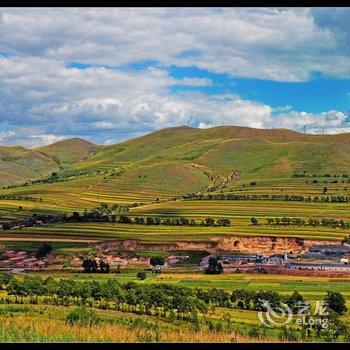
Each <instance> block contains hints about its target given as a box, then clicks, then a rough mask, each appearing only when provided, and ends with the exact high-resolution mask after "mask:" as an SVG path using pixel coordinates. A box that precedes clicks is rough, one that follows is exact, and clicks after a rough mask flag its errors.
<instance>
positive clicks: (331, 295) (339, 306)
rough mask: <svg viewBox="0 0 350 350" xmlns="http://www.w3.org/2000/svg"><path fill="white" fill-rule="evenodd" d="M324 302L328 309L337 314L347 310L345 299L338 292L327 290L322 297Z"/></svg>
mask: <svg viewBox="0 0 350 350" xmlns="http://www.w3.org/2000/svg"><path fill="white" fill-rule="evenodd" d="M324 302H325V304H326V305H328V308H329V309H331V310H333V311H334V312H336V313H338V314H339V315H343V314H345V312H346V311H347V307H346V301H345V299H344V297H343V295H342V294H341V293H340V292H333V291H328V292H327V294H326V296H325V298H324Z"/></svg>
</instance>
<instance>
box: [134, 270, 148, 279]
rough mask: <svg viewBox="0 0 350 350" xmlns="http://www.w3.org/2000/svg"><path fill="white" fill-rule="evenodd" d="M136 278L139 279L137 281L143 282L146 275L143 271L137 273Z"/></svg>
mask: <svg viewBox="0 0 350 350" xmlns="http://www.w3.org/2000/svg"><path fill="white" fill-rule="evenodd" d="M136 277H137V278H138V279H139V280H145V279H146V278H147V275H146V272H145V271H139V272H138V273H137V274H136Z"/></svg>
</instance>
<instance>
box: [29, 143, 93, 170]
mask: <svg viewBox="0 0 350 350" xmlns="http://www.w3.org/2000/svg"><path fill="white" fill-rule="evenodd" d="M98 148H99V147H98V146H95V145H94V144H93V143H91V142H88V141H85V140H82V139H79V138H73V139H68V140H64V141H59V142H56V143H53V144H51V145H48V146H44V147H39V148H37V149H36V150H37V151H39V152H40V153H43V154H44V155H49V156H51V157H53V158H54V159H55V160H56V161H57V162H58V163H59V164H61V165H64V166H67V165H72V164H75V163H78V162H80V161H82V160H84V159H86V158H88V157H89V156H91V155H92V154H94V153H95V152H97V150H98Z"/></svg>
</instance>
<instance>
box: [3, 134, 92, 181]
mask: <svg viewBox="0 0 350 350" xmlns="http://www.w3.org/2000/svg"><path fill="white" fill-rule="evenodd" d="M97 149H98V147H97V146H95V145H93V144H92V143H90V142H88V141H84V140H81V139H69V140H64V141H60V142H57V143H54V144H52V145H49V146H44V147H40V148H36V149H26V148H24V147H4V146H0V185H2V186H6V185H9V184H19V183H23V182H25V181H27V180H33V179H39V178H43V177H46V176H48V175H49V174H51V172H53V171H59V170H62V169H63V168H64V167H66V166H68V165H72V164H75V163H77V162H79V161H82V160H83V159H85V158H87V157H89V156H90V155H91V154H93V153H94V152H96V150H97Z"/></svg>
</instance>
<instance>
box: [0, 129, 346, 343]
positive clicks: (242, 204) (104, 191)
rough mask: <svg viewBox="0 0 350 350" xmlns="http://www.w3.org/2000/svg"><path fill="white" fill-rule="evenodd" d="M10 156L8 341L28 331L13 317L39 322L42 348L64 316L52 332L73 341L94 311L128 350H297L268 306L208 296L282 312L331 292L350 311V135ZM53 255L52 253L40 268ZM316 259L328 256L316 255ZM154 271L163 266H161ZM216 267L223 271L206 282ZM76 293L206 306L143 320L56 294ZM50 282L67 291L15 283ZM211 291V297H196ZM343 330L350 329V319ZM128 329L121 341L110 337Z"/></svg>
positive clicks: (5, 163)
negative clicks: (238, 345) (267, 299)
mask: <svg viewBox="0 0 350 350" xmlns="http://www.w3.org/2000/svg"><path fill="white" fill-rule="evenodd" d="M0 154H1V159H0V185H1V187H2V189H0V225H1V226H0V256H1V259H0V269H1V271H2V272H0V274H1V273H3V276H5V275H6V274H7V273H9V272H10V273H11V276H13V277H12V278H14V279H15V280H13V281H17V280H18V281H17V282H13V281H12V282H11V283H12V284H6V285H5V283H4V287H3V288H2V291H0V324H1V325H2V327H4V329H7V330H8V331H7V333H6V334H5V333H4V334H2V333H1V332H0V339H7V338H6V337H9V334H12V333H11V332H15V329H12V328H11V327H12V326H10V325H9V324H7V323H6V319H5V318H4V317H3V316H2V315H7V314H8V313H11V312H12V313H13V314H15V315H16V316H15V320H16V327H18V328H16V329H17V330H19V331H20V330H23V329H24V328H25V327H27V323H26V322H28V319H29V318H33V317H34V318H35V319H36V322H37V323H36V325H37V326H36V327H37V328H35V329H34V328H33V329H32V332H33V334H32V336H33V339H39V338H40V337H41V336H42V335H40V334H42V332H43V329H44V323H45V322H46V321H45V320H46V319H48V318H49V317H50V315H51V314H55V315H56V314H57V315H58V314H59V318H58V321H57V324H52V325H51V327H52V329H56V328H57V329H58V328H60V327H61V328H62V329H63V328H64V326H63V323H64V320H65V319H66V317H68V315H69V313H70V312H73V311H74V307H79V306H82V305H83V304H84V303H85V302H87V300H88V302H89V303H91V310H93V312H95V313H96V314H97V315H98V316H99V317H101V320H100V321H99V325H98V326H96V327H97V328H96V329H98V330H99V331H101V332H107V333H105V334H110V337H111V338H110V339H112V340H125V341H136V340H137V339H139V340H140V339H141V340H144V339H146V338H142V337H147V336H148V337H149V340H150V341H157V339H158V338H157V337H159V335H157V334H158V333H157V332H158V331H155V329H157V330H162V331H163V332H168V333H167V334H168V336H169V337H170V339H173V340H174V341H176V340H177V341H187V340H188V339H190V338H191V337H194V334H195V333H196V330H197V331H198V329H201V332H202V333H203V334H202V336H203V337H204V338H202V340H203V339H208V341H209V340H211V341H222V340H223V339H224V340H225V341H237V339H238V340H239V339H241V340H243V341H269V340H274V339H276V338H278V337H279V339H280V340H283V341H290V340H291V338H290V339H289V338H288V337H286V336H283V334H284V333H283V332H286V330H285V329H284V328H283V327H281V326H275V327H272V328H271V329H269V330H268V331H266V330H265V329H262V328H260V327H261V326H260V325H259V324H258V318H257V316H258V309H257V308H256V306H254V307H253V306H252V305H251V306H249V308H248V307H245V308H242V306H241V304H239V303H238V304H237V303H236V301H234V300H235V299H234V298H233V297H232V298H233V299H232V298H231V297H227V296H225V297H224V299H225V298H226V299H225V301H218V300H219V299H218V300H216V299H215V300H216V301H208V300H207V299H205V298H204V296H203V295H202V294H203V293H204V294H205V293H207V292H208V291H210V292H208V293H212V294H213V295H214V294H215V293H228V294H227V295H231V293H234V291H235V290H236V291H237V290H239V291H241V292H240V293H243V292H242V290H244V291H246V292H247V293H248V294H249V293H250V292H254V293H255V292H256V293H258V292H259V291H268V292H271V291H276V292H278V293H279V294H280V295H279V296H278V298H280V299H279V300H280V301H281V302H282V301H283V300H285V298H287V297H289V295H290V294H291V293H293V291H297V292H298V293H300V294H301V295H302V297H303V298H305V299H307V300H309V301H310V302H311V304H312V307H314V306H315V303H316V302H317V300H320V299H323V298H325V297H326V295H327V292H328V291H329V290H332V291H337V292H339V293H341V294H342V295H343V296H344V297H345V299H346V305H348V306H349V305H350V304H349V303H350V301H349V296H350V287H349V286H350V283H349V281H350V280H349V279H350V272H349V271H350V269H349V271H348V270H347V269H348V265H347V261H348V258H349V257H350V253H349V252H347V251H346V249H347V247H348V246H349V243H350V238H349V237H350V229H349V225H348V224H349V222H350V194H349V191H350V156H349V155H350V134H337V135H308V134H301V133H297V132H294V131H290V130H286V129H275V130H260V129H251V128H245V127H226V126H225V127H216V128H210V129H194V128H189V127H177V128H168V129H164V130H160V131H157V132H154V133H151V134H149V135H146V136H143V137H139V138H136V139H133V140H130V141H126V142H123V143H120V144H115V145H109V146H100V145H94V144H92V143H90V142H88V141H84V140H81V139H70V140H63V141H60V142H58V143H55V144H52V145H49V146H45V147H40V148H36V149H25V148H23V147H1V149H0ZM45 247H46V248H45ZM318 247H326V248H322V249H321V248H318ZM42 249H48V251H47V252H46V253H45V254H43V255H42V256H41V255H40V254H39V253H38V252H39V251H40V250H42ZM315 249H316V250H317V249H321V253H315V254H316V255H315V254H314V255H312V254H313V253H312V252H313V251H314V250H315ZM339 249H340V250H341V249H343V250H344V249H345V250H344V252H342V253H339ZM325 250H326V251H327V250H329V251H330V253H325ZM38 254H39V255H38ZM310 254H311V255H310ZM283 256H286V258H287V260H288V261H287V260H284V258H283ZM154 258H161V259H164V264H160V265H159V266H158V265H157V264H155V265H154V264H151V259H154ZM210 258H214V259H217V260H218V262H219V264H221V266H222V271H220V272H218V273H216V272H215V273H213V274H211V273H206V272H205V271H206V270H207V269H208V268H209V260H210ZM89 259H90V260H89ZM91 259H92V260H94V259H95V261H97V263H96V264H97V265H96V266H99V265H98V264H101V262H102V265H101V266H102V267H103V266H104V265H103V264H108V272H107V273H106V272H97V270H96V271H93V270H91V271H90V270H86V271H85V270H84V268H83V265H84V264H88V263H89V264H91V261H92V260H91ZM242 261H243V262H242ZM96 269H98V267H97V268H96ZM101 269H102V268H101ZM84 271H85V272H84ZM101 271H102V270H101ZM3 278H5V277H3ZM66 280H69V281H74V282H72V283H77V285H76V288H78V289H79V288H83V289H84V288H85V287H86V286H87V285H88V283H89V282H93V281H98V282H101V283H102V284H101V288H102V289H103V287H102V286H103V285H109V284H113V283H116V286H117V287H115V288H117V289H116V290H118V293H119V292H120V293H121V294H120V295H124V294H123V293H126V295H128V293H129V291H128V290H129V289H128V288H129V287H127V286H129V284H128V283H131V284H130V288H131V289H133V288H135V290H136V289H137V288H146V289H147V288H148V287H147V286H152V285H155V286H158V285H163V284H164V285H165V286H164V288H170V287H168V284H169V285H170V286H171V285H173V286H178V287H179V288H185V289H184V290H182V289H181V290H180V289H179V293H180V292H181V293H184V295H185V294H186V293H188V295H189V298H194V299H196V298H197V299H198V300H197V299H196V300H197V301H196V302H198V303H197V304H196V305H197V306H195V307H194V306H193V308H194V309H193V310H192V309H191V307H190V306H188V307H189V309H186V310H187V311H183V312H182V313H181V312H180V311H179V309H176V308H175V309H171V308H172V307H170V309H167V308H166V307H165V306H164V305H165V304H164V305H163V304H162V303H163V302H165V301H164V300H163V301H159V302H158V304H157V302H156V301H154V303H153V304H152V303H151V302H150V303H151V304H152V306H150V308H147V307H146V309H143V306H142V305H143V304H137V305H134V304H132V302H131V301H130V300H131V299H123V298H124V297H121V300H123V302H121V304H119V302H117V304H115V303H116V301H115V299H113V298H114V297H111V296H109V295H105V296H102V297H97V296H96V295H95V294H93V293H92V292H91V290H90V289H89V290H90V292H86V293H87V294H88V297H87V299H86V300H85V299H84V298H85V297H83V296H82V297H80V294H79V296H77V295H78V294H69V295H68V294H67V295H63V294H62V295H61V294H59V292H57V290H60V289H59V288H61V287H59V285H56V284H55V283H57V284H60V283H65V282H64V281H66ZM35 281H37V282H35ZM38 281H39V282H38ZM44 281H50V283H51V282H52V281H54V282H52V283H53V286H54V287H53V288H58V289H57V290H56V292H52V291H51V290H49V289H45V288H47V287H43V288H44V289H45V291H43V292H42V293H41V294H40V293H39V294H36V293H34V294H33V295H32V294H30V292H28V293H29V294H23V295H22V294H21V293H22V292H21V289H20V288H19V287H18V288H19V289H16V288H17V287H16V286H17V284H16V283H25V286H23V288H31V287H30V283H39V284H40V283H41V285H43V286H47V283H49V282H44ZM62 281H63V282H62ZM69 283H70V282H69ZM79 283H87V284H86V285H85V284H84V287H79V286H80V285H79ZM0 285H1V283H0ZM18 286H19V284H18ZM74 286H75V285H74ZM142 286H145V287H142ZM11 288H12V289H13V290H12V289H11ZM62 288H63V287H62ZM64 288H68V287H67V286H65V287H64ZM72 288H73V287H72ZM74 288H75V287H74ZM74 288H73V289H74ZM86 288H87V287H86ZM89 288H90V287H89ZM111 288H112V287H111ZM113 288H114V287H113ZM118 288H120V290H119V289H118ZM150 288H151V287H150ZM154 288H158V287H154ZM159 288H162V287H159ZM186 288H188V289H186ZM198 288H201V289H203V291H202V292H201V293H202V294H201V293H199V292H198V293H199V294H193V293H197V292H195V291H196V290H197V289H198ZM67 290H70V289H69V288H68V289H67ZM79 290H80V289H79ZM217 290H219V291H220V292H217ZM52 293H53V294H52ZM57 293H58V294H57ZM72 293H73V292H72ZM91 293H92V294H91ZM101 293H102V292H101ZM140 293H141V292H140ZM142 293H148V292H147V291H145V292H142ZM103 295H104V294H103ZM142 295H143V294H142ZM225 295H226V294H225ZM1 298H2V299H1ZM79 298H82V299H79ZM201 298H202V299H201ZM203 298H204V299H203ZM218 298H219V297H218ZM230 298H231V299H230ZM21 300H22V301H21ZM128 300H129V301H128ZM140 300H141V299H140ZM191 300H192V299H191ZM203 300H204V304H205V305H206V306H203V305H202V304H201V303H202V302H203ZM220 300H221V299H220ZM22 302H23V303H24V304H25V305H24V306H23V305H19V304H22ZM143 302H144V301H142V303H143ZM174 302H175V301H174ZM27 304H28V305H29V306H28V307H27ZM30 304H31V306H30ZM43 305H46V306H45V307H46V308H47V309H45V312H44V311H43V313H40V310H41V309H42V308H43ZM58 305H63V306H64V311H63V310H61V311H59V312H58V311H57V310H56V308H57V307H58ZM254 305H255V304H254ZM176 307H178V306H176ZM184 307H185V306H184ZM208 307H209V308H213V309H212V311H211V313H209V314H208V312H209V311H208V310H207V308H208ZM21 308H22V309H21ZM11 310H17V311H11ZM21 310H22V311H21ZM190 310H192V311H190ZM205 310H206V311H205ZM123 315H127V316H128V317H129V318H130V322H129V323H128V324H124V323H122V321H121V318H122V316H123ZM227 315H228V316H227ZM109 316H113V317H114V318H115V319H116V320H119V321H116V323H113V322H114V321H113V322H112V321H111V320H110V318H109ZM170 319H171V320H172V321H169V320H170ZM135 320H137V321H135ZM341 320H342V322H344V324H346V325H348V324H350V314H349V312H348V311H347V312H345V313H344V314H343V315H342V316H341ZM111 322H112V323H111ZM133 322H136V323H133ZM137 322H138V323H137ZM217 324H220V326H217ZM175 325H176V326H175ZM188 325H190V329H189V330H186V329H187V328H188ZM254 325H255V326H254ZM40 327H41V328H40ZM74 327H76V330H74V332H72V331H71V330H69V329H65V337H66V338H65V339H67V340H74V339H80V338H77V334H80V335H81V336H82V337H85V338H84V339H86V337H88V336H87V334H86V328H84V327H85V326H83V325H78V324H77V325H75V326H74ZM118 327H119V328H118ZM128 327H131V329H133V330H134V331H133V332H132V336H131V335H128V334H127V332H126V330H127V329H128ZM198 327H199V328H198ZM216 327H219V328H220V327H222V329H219V330H218V329H216ZM225 327H226V328H225ZM254 327H255V328H254ZM256 327H257V328H256ZM117 328H118V332H120V333H119V334H120V337H119V338H115V336H113V335H112V333H108V332H112V331H110V330H111V329H117ZM175 328H176V329H178V330H179V332H180V333H178V334H177V335H176V331H174V330H175ZM96 332H97V330H96ZM174 332H175V333H174ZM186 332H187V333H186ZM264 332H265V333H264ZM291 332H294V328H293V329H292V331H291ZM295 332H296V333H295V334H294V333H293V334H294V335H293V336H295V337H300V339H301V338H302V333H300V334H299V333H298V332H299V331H297V330H295ZM300 332H301V331H300ZM52 334H53V335H52V337H57V338H55V339H64V338H59V335H58V334H56V333H52ZM123 334H124V335H123ZM137 334H138V335H137ZM281 334H282V335H281ZM314 336H315V335H314ZM38 337H39V338H38ZM91 337H92V338H91V339H99V338H98V334H97V333H96V334H94V335H91ZM138 337H139V338H138ZM281 337H282V338H281ZM283 337H284V338H283ZM344 337H345V335H344ZM28 339H29V338H28ZM89 339H90V338H89ZM105 339H107V338H105ZM108 339H109V338H108ZM159 339H160V338H159ZM159 339H158V340H159ZM186 339H187V340H186ZM196 339H197V338H196ZM298 339H299V338H298ZM310 339H311V338H310ZM310 339H309V340H310ZM312 339H314V340H315V339H316V336H315V338H312ZM197 340H198V341H200V339H199V338H198V339H197Z"/></svg>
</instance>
